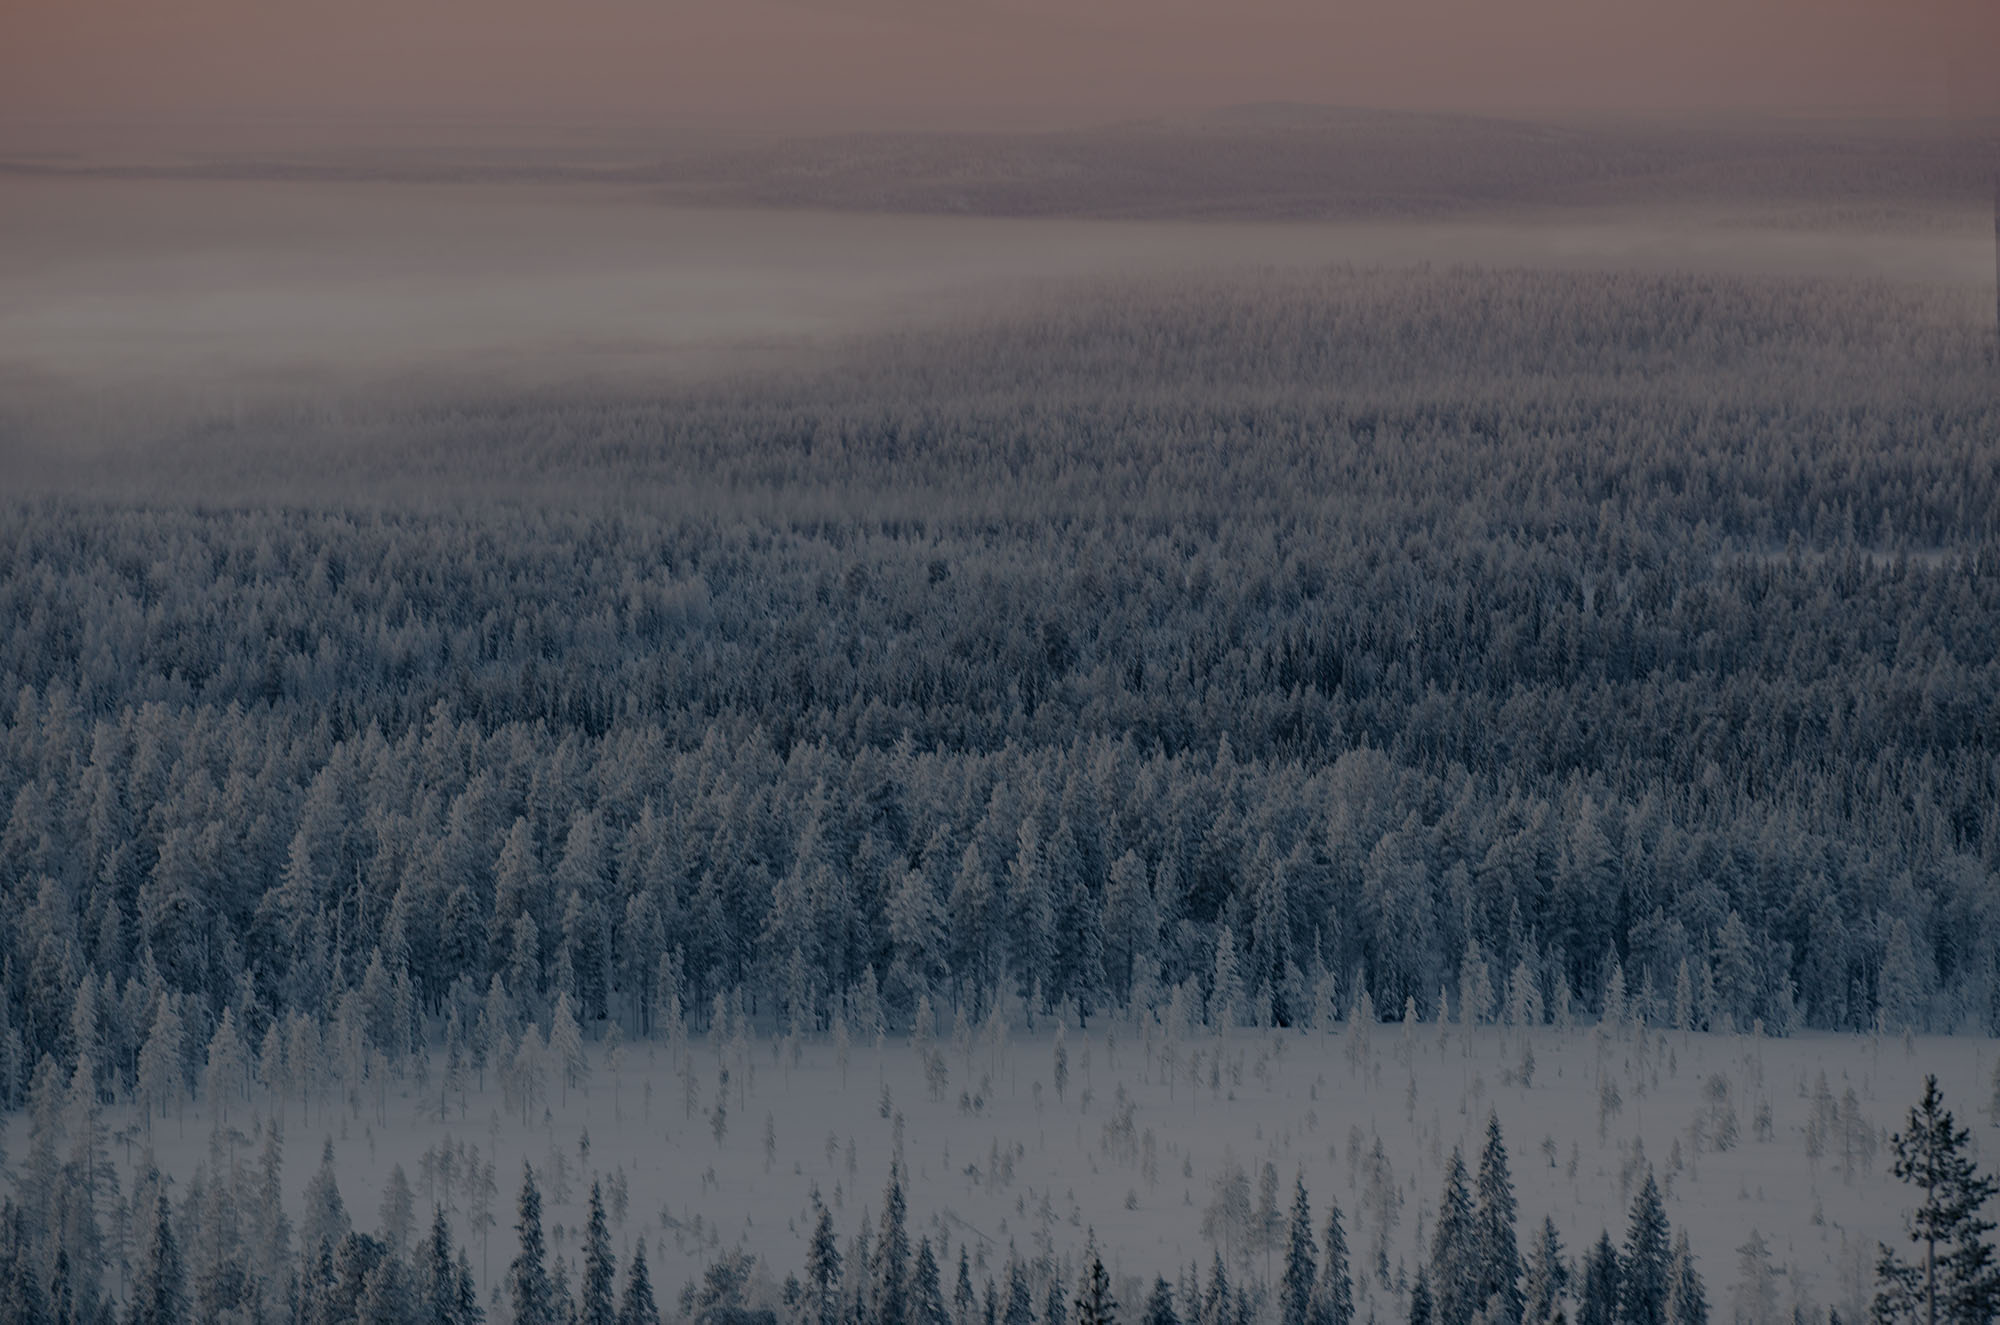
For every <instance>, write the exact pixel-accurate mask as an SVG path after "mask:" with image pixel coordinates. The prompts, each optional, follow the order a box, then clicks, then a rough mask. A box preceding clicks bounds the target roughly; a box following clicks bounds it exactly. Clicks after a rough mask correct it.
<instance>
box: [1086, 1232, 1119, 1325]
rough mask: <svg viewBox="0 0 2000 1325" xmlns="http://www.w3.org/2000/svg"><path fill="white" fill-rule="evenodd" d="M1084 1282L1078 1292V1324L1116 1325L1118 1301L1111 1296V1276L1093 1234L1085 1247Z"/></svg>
mask: <svg viewBox="0 0 2000 1325" xmlns="http://www.w3.org/2000/svg"><path fill="white" fill-rule="evenodd" d="M1084 1256H1085V1258H1086V1259H1085V1261H1084V1267H1083V1283H1082V1284H1081V1285H1080V1286H1079V1287H1078V1288H1077V1293H1076V1325H1115V1322H1116V1321H1117V1319H1118V1317H1117V1311H1118V1303H1117V1302H1116V1301H1115V1300H1114V1299H1113V1298H1112V1296H1111V1276H1110V1275H1109V1274H1107V1273H1105V1270H1104V1258H1103V1257H1102V1256H1099V1255H1098V1254H1097V1237H1096V1235H1095V1234H1092V1235H1091V1237H1090V1239H1089V1241H1088V1242H1087V1244H1086V1245H1085V1249H1084Z"/></svg>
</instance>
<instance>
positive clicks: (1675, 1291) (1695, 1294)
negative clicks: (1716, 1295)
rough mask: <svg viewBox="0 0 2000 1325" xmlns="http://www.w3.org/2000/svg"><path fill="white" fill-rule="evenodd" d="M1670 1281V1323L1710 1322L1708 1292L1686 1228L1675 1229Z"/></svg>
mask: <svg viewBox="0 0 2000 1325" xmlns="http://www.w3.org/2000/svg"><path fill="white" fill-rule="evenodd" d="M1669 1274H1670V1278H1669V1280H1668V1283H1667V1321H1668V1325H1708V1292H1707V1290H1706V1289H1705V1288H1703V1286H1702V1282H1701V1275H1700V1274H1699V1273H1697V1272H1696V1270H1695V1268H1694V1249H1693V1248H1692V1247H1690V1246H1689V1245H1688V1235H1687V1230H1686V1229H1679V1230H1677V1231H1676V1232H1675V1233H1674V1259H1673V1265H1672V1267H1671V1269H1670V1270H1669Z"/></svg>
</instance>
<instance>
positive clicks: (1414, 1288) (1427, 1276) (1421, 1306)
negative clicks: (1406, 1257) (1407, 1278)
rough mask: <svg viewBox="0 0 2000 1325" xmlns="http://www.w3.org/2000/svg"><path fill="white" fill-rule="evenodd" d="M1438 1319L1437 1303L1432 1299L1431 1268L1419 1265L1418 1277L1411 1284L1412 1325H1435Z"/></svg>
mask: <svg viewBox="0 0 2000 1325" xmlns="http://www.w3.org/2000/svg"><path fill="white" fill-rule="evenodd" d="M1436 1319H1437V1308H1436V1303H1435V1302H1434V1301H1433V1300H1432V1297H1431V1272H1430V1267H1429V1266H1426V1265H1419V1266H1418V1267H1417V1277H1416V1279H1415V1280H1414V1281H1413V1282H1412V1283H1411V1284H1410V1325H1433V1322H1435V1321H1436Z"/></svg>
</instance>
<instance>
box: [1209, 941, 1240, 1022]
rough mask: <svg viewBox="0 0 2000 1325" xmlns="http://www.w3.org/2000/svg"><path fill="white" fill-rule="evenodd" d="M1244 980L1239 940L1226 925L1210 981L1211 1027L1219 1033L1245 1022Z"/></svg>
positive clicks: (1216, 942)
mask: <svg viewBox="0 0 2000 1325" xmlns="http://www.w3.org/2000/svg"><path fill="white" fill-rule="evenodd" d="M1242 1009H1243V977H1242V975H1241V974H1239V973H1238V971H1237V969H1236V936H1235V935H1234V934H1233V933H1231V932H1230V929H1229V926H1227V925H1224V926H1223V927H1222V929H1221V931H1220V932H1218V933H1217V934H1216V936H1215V971H1214V975H1213V977H1212V979H1211V980H1210V981H1209V993H1208V1024H1209V1025H1210V1026H1212V1027H1214V1028H1215V1030H1216V1031H1217V1032H1221V1031H1225V1030H1228V1029H1230V1028H1231V1027H1233V1026H1235V1025H1236V1023H1237V1022H1239V1021H1241V1020H1242V1019H1243V1016H1242Z"/></svg>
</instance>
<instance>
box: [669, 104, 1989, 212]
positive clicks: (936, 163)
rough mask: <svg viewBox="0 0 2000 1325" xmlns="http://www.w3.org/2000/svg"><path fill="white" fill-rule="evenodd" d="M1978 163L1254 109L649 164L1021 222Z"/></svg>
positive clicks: (1857, 137) (820, 194)
mask: <svg viewBox="0 0 2000 1325" xmlns="http://www.w3.org/2000/svg"><path fill="white" fill-rule="evenodd" d="M1985 171H1986V165H1985V162H1984V161H1983V159H1982V155H1981V153H1980V152H1978V151H1977V150H1976V149H1975V148H1974V146H1973V145H1972V144H1971V142H1969V141H1968V139H1967V138H1965V137H1963V136H1953V135H1951V134H1947V133H1945V132H1943V131H1941V130H1940V129H1939V128H1938V127H1937V126H1935V125H1929V126H1926V125H1917V124H1900V125H1890V124H1883V123H1870V124H1859V123H1835V122H1805V121H1776V120H1773V121H1767V122H1759V123H1747V122H1741V121H1738V122H1731V123H1721V122H1702V123H1674V122H1667V121H1658V120H1631V121H1621V122H1615V123H1614V122H1600V123H1594V124H1582V123H1573V122H1537V121H1529V120H1513V119H1500V118H1494V117H1491V116H1481V115H1464V114H1438V113H1418V112H1406V111H1384V110H1361V109H1350V108H1340V107H1326V106H1312V105H1298V104H1287V103H1271V104H1260V105H1244V106H1232V107H1227V108H1224V109H1221V110H1216V111H1212V112H1208V113H1205V114H1200V115H1191V116H1185V117H1176V118H1171V119H1159V120H1150V121H1144V122H1137V123H1129V124H1118V125H1109V126H1103V127H1097V128H1088V129H1077V130H1064V131H1054V132H1040V133H865V134H845V135H835V136H826V137H817V138H807V139H797V140H792V141H786V142H782V143H778V144H775V145H766V146H759V147H754V148H749V149H746V150H738V151H732V152H728V153H723V154H718V155H715V156H713V157H710V158H709V159H707V160H706V161H702V162H699V163H696V164H694V165H693V166H692V167H691V168H690V167H688V166H686V165H683V166H680V167H678V168H674V169H670V170H668V171H667V172H665V173H666V174H667V175H668V177H669V178H670V179H672V180H673V181H674V182H676V183H680V184H687V185H695V186H699V187H700V188H703V189H705V190H707V191H709V192H711V193H713V194H715V195H719V196H721V197H725V198H728V199H729V200H731V201H737V202H755V203H763V204H770V205H783V206H812V207H833V208H843V209H847V208H854V209H865V210H871V211H910V212H964V213H976V214H987V215H1019V216H1122V217H1162V218H1163V217H1212V218H1228V219H1245V220H1248V219H1260V220H1262V219H1269V220H1277V219H1285V220H1305V219H1313V220H1324V219H1348V218H1388V217H1399V216H1411V217H1437V216H1449V215H1454V214H1460V213H1466V212H1472V211H1479V210H1486V209H1490V208H1494V207H1543V206H1569V205H1587V204H1607V203H1610V204H1621V203H1641V202H1648V201H1667V200H1671V201H1673V202H1674V203H1676V204H1677V205H1683V206H1684V205H1689V204H1702V203H1738V204H1741V203H1747V202H1752V201H1754V202H1756V203H1757V204H1759V205H1770V204H1774V203H1775V204H1787V203H1792V204H1798V203H1803V204H1811V205H1813V206H1816V207H1824V206H1827V205H1834V206H1848V207H1851V206H1856V205H1860V206H1866V207H1872V208H1877V209H1890V210H1893V211H1899V212H1900V211H1909V212H1911V213H1915V212H1920V211H1926V210H1931V209H1934V208H1937V207H1940V206H1944V207H1952V206H1954V205H1967V204H1971V203H1976V202H1977V201H1978V200H1979V199H1980V198H1981V197H1982V196H1983V187H1984V181H1985V179H1986V173H1985Z"/></svg>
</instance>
